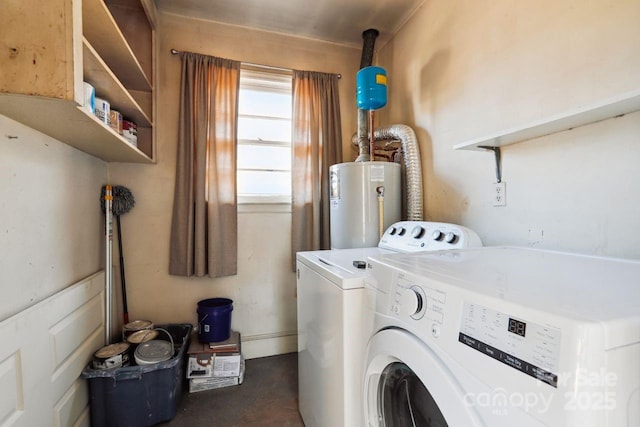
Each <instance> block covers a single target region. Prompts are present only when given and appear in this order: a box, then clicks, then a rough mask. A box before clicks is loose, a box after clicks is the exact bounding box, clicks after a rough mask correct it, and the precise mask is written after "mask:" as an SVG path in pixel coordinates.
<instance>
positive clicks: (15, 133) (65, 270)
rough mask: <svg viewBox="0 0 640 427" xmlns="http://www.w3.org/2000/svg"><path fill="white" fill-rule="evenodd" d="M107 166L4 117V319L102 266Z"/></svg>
mask: <svg viewBox="0 0 640 427" xmlns="http://www.w3.org/2000/svg"><path fill="white" fill-rule="evenodd" d="M106 179H107V166H106V163H104V162H103V161H101V160H98V159H96V158H95V157H92V156H89V155H87V154H85V153H82V152H80V151H78V150H76V149H74V148H71V147H69V146H68V145H66V144H63V143H61V142H58V141H56V140H54V139H52V138H50V137H47V136H45V135H43V134H41V133H39V132H36V131H34V130H33V129H30V128H28V127H26V126H23V125H21V124H19V123H17V122H15V121H13V120H11V119H9V118H7V117H5V116H2V115H0V296H1V297H0V320H3V319H6V318H7V317H10V316H11V315H13V314H15V313H17V312H19V311H21V310H23V309H24V308H26V307H29V306H31V305H33V304H35V303H36V302H38V301H41V300H43V299H45V298H46V297H48V296H50V295H53V294H54V293H56V292H58V291H60V290H62V289H64V288H65V287H67V286H69V285H71V284H72V283H74V282H76V281H78V280H80V279H82V278H84V277H86V276H88V275H90V274H92V273H94V272H96V271H98V270H99V269H100V268H103V267H104V262H103V259H102V258H103V254H104V251H103V248H102V245H103V243H102V242H103V241H104V238H103V237H102V236H103V234H104V231H103V225H102V224H103V222H104V220H103V215H102V212H101V210H100V190H101V188H102V185H103V184H104V183H105V182H106Z"/></svg>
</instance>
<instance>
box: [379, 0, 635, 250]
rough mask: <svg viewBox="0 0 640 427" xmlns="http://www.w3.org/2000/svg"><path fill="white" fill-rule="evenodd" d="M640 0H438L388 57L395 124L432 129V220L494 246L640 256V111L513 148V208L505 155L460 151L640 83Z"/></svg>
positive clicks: (426, 136) (428, 164)
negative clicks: (500, 195) (500, 184)
mask: <svg viewBox="0 0 640 427" xmlns="http://www.w3.org/2000/svg"><path fill="white" fill-rule="evenodd" d="M638 16H640V2H639V1H613V2H612V1H606V0H588V1H564V2H557V1H553V0H542V1H536V2H525V1H512V0H493V1H471V0H468V1H458V2H450V1H445V0H432V1H428V2H425V4H424V5H423V6H422V8H421V9H420V10H419V11H418V12H417V13H416V14H415V15H414V16H413V17H412V19H411V20H410V21H409V22H408V23H407V24H406V25H405V26H404V27H403V28H402V30H401V31H400V32H399V33H398V34H397V35H396V37H395V38H394V39H393V40H392V41H391V42H390V43H388V44H387V45H386V46H384V47H383V48H382V49H381V50H380V52H379V53H378V55H377V62H378V63H379V65H381V66H383V67H385V68H387V71H388V74H389V104H388V107H387V108H386V109H384V110H382V112H381V117H382V123H396V122H401V123H406V124H409V125H411V126H413V127H414V128H415V130H416V133H417V135H418V138H419V140H420V148H421V150H422V165H423V171H424V184H425V196H426V200H425V201H426V218H427V219H429V220H438V221H450V222H457V223H461V224H464V225H467V226H469V227H471V228H473V229H475V230H476V231H477V232H478V233H479V234H480V235H481V237H482V239H483V241H484V243H485V244H488V245H496V244H516V245H530V246H536V247H545V248H553V249H560V250H570V251H577V252H582V253H590V254H603V255H611V256H621V257H629V258H640V245H638V243H637V241H638V238H637V233H638V230H640V215H638V214H637V212H638V211H640V201H639V200H640V199H638V197H637V196H638V194H640V168H638V163H639V162H640V141H639V140H640V113H634V114H629V115H627V116H625V117H621V118H614V119H610V120H607V121H603V122H599V123H595V124H592V125H588V126H583V127H580V128H577V129H573V130H571V131H567V132H561V133H557V134H554V135H549V136H546V137H543V138H539V139H536V140H531V141H527V142H523V143H520V144H517V145H512V146H509V147H507V148H504V149H503V153H502V154H503V161H502V165H503V179H504V181H506V183H507V206H506V207H493V206H492V205H491V183H492V182H495V174H494V162H493V154H492V153H489V152H487V153H483V152H472V151H459V150H458V151H454V150H453V149H452V147H453V146H454V145H456V144H458V143H461V142H464V141H465V140H471V139H475V138H478V137H482V136H485V135H488V134H491V133H494V132H497V131H500V130H503V129H507V128H512V127H517V126H519V125H524V124H527V123H529V122H533V121H536V120H540V119H543V118H545V117H549V116H552V115H556V114H559V113H562V112H565V111H569V110H572V109H577V108H581V107H584V106H585V105H589V104H591V103H594V102H598V101H600V100H604V99H608V98H611V97H614V96H616V95H619V94H623V93H625V92H629V91H632V90H637V89H638V88H639V87H640V84H639V82H640V80H639V77H638V76H640V37H638V25H637V17H638Z"/></svg>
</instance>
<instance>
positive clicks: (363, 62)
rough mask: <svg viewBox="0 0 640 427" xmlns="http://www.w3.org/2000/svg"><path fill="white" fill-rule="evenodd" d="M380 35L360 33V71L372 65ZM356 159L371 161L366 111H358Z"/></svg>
mask: <svg viewBox="0 0 640 427" xmlns="http://www.w3.org/2000/svg"><path fill="white" fill-rule="evenodd" d="M379 34H380V33H379V32H378V30H376V29H373V28H369V29H368V30H365V31H364V32H363V33H362V39H363V40H364V42H363V45H362V56H361V58H360V69H363V68H365V67H369V66H371V64H372V63H373V52H374V46H375V43H376V38H377V37H378V35H379ZM357 138H358V157H357V158H356V162H367V161H369V160H372V158H371V151H370V149H369V122H368V117H367V111H366V110H361V109H358V133H357Z"/></svg>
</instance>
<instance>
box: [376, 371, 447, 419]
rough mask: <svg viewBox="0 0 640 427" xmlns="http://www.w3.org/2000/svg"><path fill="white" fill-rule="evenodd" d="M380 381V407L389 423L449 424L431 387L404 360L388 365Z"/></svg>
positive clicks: (383, 417)
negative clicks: (423, 382) (432, 394)
mask: <svg viewBox="0 0 640 427" xmlns="http://www.w3.org/2000/svg"><path fill="white" fill-rule="evenodd" d="M378 384H379V385H378V410H379V411H381V412H382V413H381V414H379V416H380V419H382V420H383V425H384V426H385V427H447V426H448V424H447V422H446V421H445V419H444V416H443V415H442V412H440V408H438V405H437V404H436V402H435V400H434V399H433V397H431V393H429V390H427V388H426V387H425V385H424V384H422V381H420V378H418V376H417V375H416V374H415V373H414V372H413V371H412V370H411V368H409V367H408V366H407V365H405V364H404V363H400V362H394V363H391V364H390V365H388V366H387V367H386V368H385V369H384V371H383V372H382V374H381V376H380V382H379V383H378Z"/></svg>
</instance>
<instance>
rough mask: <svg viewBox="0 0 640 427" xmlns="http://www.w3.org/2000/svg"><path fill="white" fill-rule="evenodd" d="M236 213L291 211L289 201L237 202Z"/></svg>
mask: <svg viewBox="0 0 640 427" xmlns="http://www.w3.org/2000/svg"><path fill="white" fill-rule="evenodd" d="M238 213H239V214H249V213H291V203H264V202H261V203H259V202H254V203H247V202H244V203H238Z"/></svg>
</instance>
